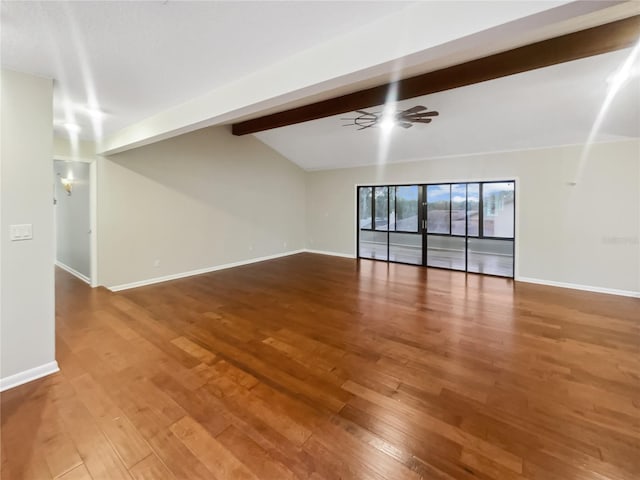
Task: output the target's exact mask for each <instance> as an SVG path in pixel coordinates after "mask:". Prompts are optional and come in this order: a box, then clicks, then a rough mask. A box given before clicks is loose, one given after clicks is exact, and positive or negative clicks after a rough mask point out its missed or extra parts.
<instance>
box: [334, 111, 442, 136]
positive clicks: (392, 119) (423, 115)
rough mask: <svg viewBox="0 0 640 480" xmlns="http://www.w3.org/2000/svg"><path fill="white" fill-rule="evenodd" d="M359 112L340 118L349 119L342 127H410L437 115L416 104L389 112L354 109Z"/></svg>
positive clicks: (362, 128)
mask: <svg viewBox="0 0 640 480" xmlns="http://www.w3.org/2000/svg"><path fill="white" fill-rule="evenodd" d="M356 113H359V114H360V115H358V116H357V117H354V118H342V119H341V120H349V122H350V123H347V124H344V125H343V127H350V126H352V125H355V126H357V127H359V128H358V130H364V129H365V128H371V127H374V126H376V125H380V126H381V127H391V126H393V125H398V126H400V127H402V128H411V127H412V126H413V124H414V123H430V122H431V120H432V119H431V118H429V117H437V116H438V115H439V113H438V112H436V111H435V110H431V111H427V107H424V106H422V105H416V106H415V107H411V108H409V109H407V110H400V111H397V112H393V113H391V114H389V113H388V112H384V111H383V112H367V111H365V110H356Z"/></svg>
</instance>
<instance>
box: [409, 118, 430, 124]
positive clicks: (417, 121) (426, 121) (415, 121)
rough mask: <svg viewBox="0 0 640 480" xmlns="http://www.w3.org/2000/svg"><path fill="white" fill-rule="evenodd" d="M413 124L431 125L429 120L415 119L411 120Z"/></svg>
mask: <svg viewBox="0 0 640 480" xmlns="http://www.w3.org/2000/svg"><path fill="white" fill-rule="evenodd" d="M411 121H412V122H414V123H431V119H430V118H415V119H413V120H411Z"/></svg>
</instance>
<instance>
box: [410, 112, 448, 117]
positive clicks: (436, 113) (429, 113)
mask: <svg viewBox="0 0 640 480" xmlns="http://www.w3.org/2000/svg"><path fill="white" fill-rule="evenodd" d="M438 115H440V114H439V113H438V112H436V111H431V112H422V113H412V114H410V115H405V116H406V117H407V118H420V117H437V116H438Z"/></svg>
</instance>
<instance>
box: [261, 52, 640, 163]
mask: <svg viewBox="0 0 640 480" xmlns="http://www.w3.org/2000/svg"><path fill="white" fill-rule="evenodd" d="M630 53H631V49H627V50H620V51H617V52H612V53H608V54H604V55H599V56H595V57H589V58H585V59H582V60H577V61H574V62H569V63H564V64H560V65H555V66H552V67H548V68H543V69H539V70H533V71H530V72H525V73H521V74H518V75H512V76H509V77H504V78H501V79H497V80H491V81H488V82H483V83H479V84H475V85H470V86H467V87H462V88H458V89H454V90H448V91H445V92H440V93H436V94H431V95H426V96H423V97H418V98H414V99H410V100H406V101H402V102H399V103H398V104H397V108H398V109H399V110H404V109H407V108H410V107H413V106H415V105H423V106H426V107H428V108H429V110H437V111H438V112H439V113H440V115H439V116H438V117H435V119H434V120H433V122H432V123H430V124H426V125H425V124H422V125H421V124H416V125H414V126H412V127H411V128H408V129H404V128H400V127H394V128H393V129H392V130H391V132H390V134H389V135H388V136H387V137H385V135H384V133H383V131H382V130H381V129H380V128H379V127H374V128H368V129H365V130H360V131H358V130H357V128H356V127H353V126H351V127H345V126H342V125H344V124H345V123H349V122H347V121H344V120H341V119H342V118H348V117H351V118H353V117H354V116H356V115H357V114H356V115H353V114H342V115H337V116H334V117H328V118H323V119H320V120H314V121H310V122H305V123H300V124H297V125H290V126H287V127H282V128H277V129H273V130H268V131H264V132H260V133H257V134H255V136H256V137H257V138H259V139H260V140H261V141H263V142H264V143H265V144H267V145H269V146H270V147H272V148H273V149H275V150H277V151H278V152H280V153H281V154H282V155H284V156H285V157H287V158H289V159H290V160H291V161H293V162H295V163H296V164H298V165H299V166H301V167H302V168H304V169H307V170H316V169H327V168H341V167H352V166H359V165H374V164H377V163H392V162H402V161H410V160H420V159H428V158H436V157H445V156H454V155H464V154H473V153H483V152H496V151H507V150H522V149H531V148H540V147H549V146H559V145H573V144H584V143H585V142H586V140H587V137H588V136H589V133H590V130H591V128H592V126H593V124H594V122H595V121H596V118H597V117H598V113H599V111H600V109H601V108H602V105H603V104H604V102H605V98H606V96H607V92H608V86H609V83H608V82H607V79H608V78H610V76H611V75H612V74H613V73H615V72H616V71H617V70H618V69H619V68H620V67H621V65H622V64H623V63H624V62H625V60H626V59H627V58H628V57H629V55H630ZM639 65H640V60H638V59H637V57H636V61H635V68H636V70H635V72H636V75H635V76H634V77H632V78H631V79H630V80H628V81H627V82H626V83H625V84H624V85H623V86H622V88H621V89H620V90H619V91H618V93H617V95H616V96H615V97H614V98H613V101H612V103H611V105H610V107H609V108H608V109H607V111H606V114H605V116H604V119H603V122H602V124H601V127H600V128H599V129H598V131H597V133H596V135H595V137H594V141H596V142H602V141H610V140H619V139H625V138H638V137H640V79H639V78H638V76H637V70H638V68H639ZM365 110H366V111H378V112H380V111H382V108H381V107H378V108H372V109H365ZM387 138H388V144H387V143H386V139H387Z"/></svg>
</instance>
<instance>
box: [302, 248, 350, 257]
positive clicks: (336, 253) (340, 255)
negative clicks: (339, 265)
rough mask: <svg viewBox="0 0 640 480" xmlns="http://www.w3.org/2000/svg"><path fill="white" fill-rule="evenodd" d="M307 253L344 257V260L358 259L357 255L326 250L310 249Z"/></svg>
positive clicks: (306, 250)
mask: <svg viewBox="0 0 640 480" xmlns="http://www.w3.org/2000/svg"><path fill="white" fill-rule="evenodd" d="M304 251H305V252H307V253H315V254H318V255H331V256H332V257H342V258H356V256H355V255H352V254H350V253H339V252H328V251H326V250H311V249H309V248H307V249H305V250H304Z"/></svg>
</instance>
